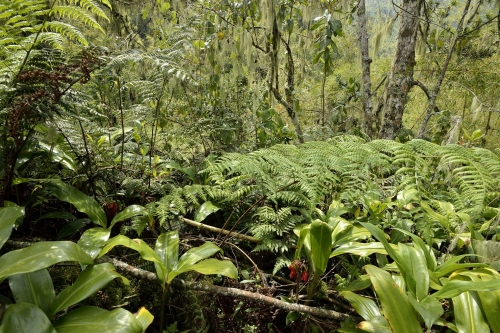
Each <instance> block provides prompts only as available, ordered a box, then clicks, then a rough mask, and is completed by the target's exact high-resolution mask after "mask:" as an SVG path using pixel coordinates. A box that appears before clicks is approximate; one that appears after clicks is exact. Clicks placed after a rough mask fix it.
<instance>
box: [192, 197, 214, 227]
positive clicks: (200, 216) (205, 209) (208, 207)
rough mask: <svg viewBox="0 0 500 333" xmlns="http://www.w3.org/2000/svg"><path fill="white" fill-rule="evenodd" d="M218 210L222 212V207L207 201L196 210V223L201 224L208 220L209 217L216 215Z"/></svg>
mask: <svg viewBox="0 0 500 333" xmlns="http://www.w3.org/2000/svg"><path fill="white" fill-rule="evenodd" d="M218 210H220V207H219V206H218V205H216V204H214V203H213V202H211V201H206V202H204V203H203V204H202V205H201V206H200V207H199V208H198V209H197V210H196V213H195V214H194V220H195V221H196V222H201V221H203V220H204V219H206V218H207V216H208V215H210V214H212V213H215V212H217V211H218Z"/></svg>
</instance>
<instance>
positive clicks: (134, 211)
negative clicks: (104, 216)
mask: <svg viewBox="0 0 500 333" xmlns="http://www.w3.org/2000/svg"><path fill="white" fill-rule="evenodd" d="M134 216H147V217H149V219H150V220H151V219H152V218H153V217H152V216H151V215H150V214H149V212H148V210H147V209H146V208H144V207H143V206H140V205H131V206H128V207H127V208H125V209H124V210H122V211H121V212H119V213H118V214H116V216H115V217H114V218H113V220H112V221H111V223H110V225H109V229H111V228H113V226H114V225H115V224H116V223H118V222H121V221H124V220H126V219H129V218H132V217H134Z"/></svg>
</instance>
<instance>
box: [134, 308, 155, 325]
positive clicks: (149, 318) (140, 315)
mask: <svg viewBox="0 0 500 333" xmlns="http://www.w3.org/2000/svg"><path fill="white" fill-rule="evenodd" d="M134 316H135V317H136V318H137V320H139V322H140V323H141V326H142V329H143V330H144V331H146V329H147V328H148V327H149V325H151V324H152V323H153V320H154V318H155V317H154V316H153V315H152V314H151V312H149V311H148V310H147V309H146V308H145V307H142V308H140V309H139V311H137V312H136V313H134Z"/></svg>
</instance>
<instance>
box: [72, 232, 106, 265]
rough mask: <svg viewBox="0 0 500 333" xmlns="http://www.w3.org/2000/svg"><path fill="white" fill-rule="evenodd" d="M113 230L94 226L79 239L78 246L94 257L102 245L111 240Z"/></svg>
mask: <svg viewBox="0 0 500 333" xmlns="http://www.w3.org/2000/svg"><path fill="white" fill-rule="evenodd" d="M110 235H111V230H109V229H103V228H92V229H88V230H86V231H85V232H84V233H83V235H82V236H81V237H80V240H78V246H80V248H81V249H82V250H83V251H85V253H87V254H88V255H89V256H91V257H92V258H93V259H95V258H96V257H97V255H98V254H99V252H101V249H102V247H103V246H104V245H105V244H106V242H107V241H108V240H109V236H110Z"/></svg>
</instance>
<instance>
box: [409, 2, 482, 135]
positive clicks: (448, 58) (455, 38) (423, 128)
mask: <svg viewBox="0 0 500 333" xmlns="http://www.w3.org/2000/svg"><path fill="white" fill-rule="evenodd" d="M470 3H471V0H467V2H466V3H465V7H464V11H463V12H462V17H461V18H460V21H459V22H458V26H457V32H456V33H455V36H453V41H452V42H451V45H450V49H449V50H448V55H447V56H446V60H445V61H444V64H443V67H442V68H441V74H440V75H439V78H438V81H437V83H436V86H435V87H434V90H433V91H432V93H431V96H430V98H429V104H428V105H427V109H426V110H425V117H424V121H423V122H422V126H421V127H420V131H419V132H418V137H419V138H421V137H423V136H424V134H425V131H426V129H427V125H428V123H429V120H430V119H431V117H432V116H433V115H434V112H433V111H434V108H435V106H436V99H437V97H438V95H439V92H440V91H441V85H442V83H443V80H444V76H445V75H446V71H447V70H448V65H449V64H450V61H451V57H452V56H453V51H455V46H456V45H457V41H458V39H459V38H460V35H461V34H462V32H463V29H464V21H465V18H466V17H467V14H468V12H469V7H470ZM471 18H472V17H471Z"/></svg>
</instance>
